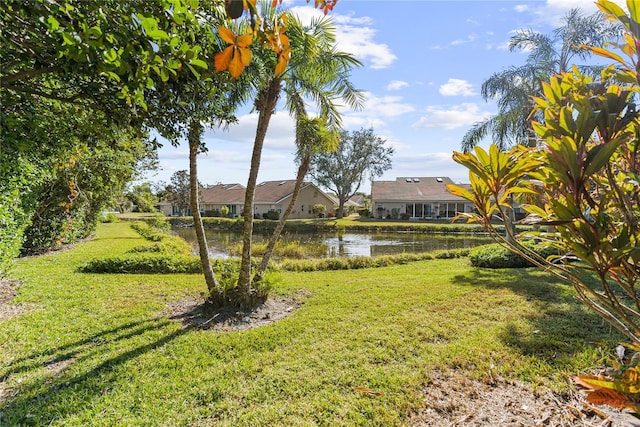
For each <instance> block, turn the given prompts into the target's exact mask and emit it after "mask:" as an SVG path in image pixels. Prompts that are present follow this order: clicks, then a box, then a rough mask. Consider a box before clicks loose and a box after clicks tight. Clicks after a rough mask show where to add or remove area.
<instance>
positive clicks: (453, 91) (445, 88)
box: [438, 79, 477, 96]
mask: <svg viewBox="0 0 640 427" xmlns="http://www.w3.org/2000/svg"><path fill="white" fill-rule="evenodd" d="M438 92H440V95H442V96H473V95H477V93H476V92H475V91H474V90H473V86H472V85H471V83H469V82H468V81H466V80H461V79H449V80H447V82H446V83H445V84H443V85H442V86H440V89H438Z"/></svg>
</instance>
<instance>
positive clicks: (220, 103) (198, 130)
mask: <svg viewBox="0 0 640 427" xmlns="http://www.w3.org/2000/svg"><path fill="white" fill-rule="evenodd" d="M199 18H200V20H201V21H202V22H203V23H204V22H207V23H208V24H209V25H211V26H213V25H216V24H219V23H220V22H223V20H224V19H225V15H224V11H223V10H220V9H216V8H207V10H205V9H204V8H203V9H202V10H201V14H200V15H199ZM211 35H212V33H211V32H210V31H209V30H208V28H206V27H205V26H202V34H200V38H199V43H200V46H201V48H202V51H203V52H202V54H203V56H205V57H206V58H212V57H213V55H214V54H215V53H216V52H219V51H220V50H221V48H222V46H221V41H220V40H219V39H218V38H217V37H211ZM201 72H202V73H203V74H204V75H203V76H195V75H193V73H186V72H181V73H176V75H175V76H170V78H169V79H168V80H167V81H158V82H156V86H155V90H154V91H153V92H151V93H150V95H149V96H148V98H147V104H148V106H149V112H148V117H147V121H148V124H149V125H150V126H151V127H154V128H155V129H157V130H158V132H159V133H160V134H161V135H162V136H164V137H165V138H167V139H168V140H169V141H170V142H171V143H172V144H173V145H178V144H179V143H180V141H181V140H182V139H183V138H185V137H186V139H187V143H188V145H189V186H190V198H189V199H190V201H189V202H190V207H191V212H192V218H193V227H194V230H195V233H196V239H197V242H198V249H199V251H198V252H199V255H200V263H201V265H202V271H203V275H204V278H205V282H206V284H207V290H208V295H209V296H208V298H207V300H208V301H209V302H212V303H214V304H216V305H219V304H221V303H222V302H224V300H225V295H224V289H223V287H222V286H221V285H220V283H219V282H218V280H217V279H216V276H215V274H214V272H213V268H212V265H211V260H210V259H209V248H208V245H207V241H206V238H205V234H204V226H203V224H202V218H201V217H200V206H199V191H200V185H199V181H198V167H197V157H198V154H200V153H201V152H204V151H206V146H205V144H204V143H203V141H202V134H203V132H204V124H210V125H214V126H216V127H219V126H220V125H228V124H229V123H232V122H234V121H235V120H236V119H235V116H234V112H235V110H236V108H237V106H238V105H240V104H241V103H243V102H244V101H245V100H246V97H247V95H248V93H249V91H248V85H247V82H248V77H247V76H242V77H241V78H240V79H238V80H235V81H233V82H232V81H231V80H230V78H229V76H227V75H225V74H221V73H214V72H213V70H212V69H208V70H201ZM204 77H206V79H205V78H204Z"/></svg>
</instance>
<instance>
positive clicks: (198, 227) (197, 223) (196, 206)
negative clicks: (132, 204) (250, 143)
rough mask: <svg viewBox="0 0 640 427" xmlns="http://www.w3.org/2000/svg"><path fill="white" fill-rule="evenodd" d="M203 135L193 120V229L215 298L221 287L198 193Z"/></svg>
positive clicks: (191, 195)
mask: <svg viewBox="0 0 640 427" xmlns="http://www.w3.org/2000/svg"><path fill="white" fill-rule="evenodd" d="M201 135H202V125H201V124H200V122H199V121H197V120H192V121H191V122H190V123H189V135H188V140H189V190H190V199H191V200H190V203H191V214H192V216H193V228H194V229H195V231H196V239H197V240H198V252H199V254H200V263H201V264H202V272H203V274H204V280H205V282H206V283H207V289H208V290H209V298H210V299H211V297H214V299H216V298H215V294H217V293H219V292H220V286H219V285H218V281H217V280H216V276H215V274H214V273H213V268H212V267H211V260H210V259H209V248H208V247H207V240H206V238H205V235H204V226H203V225H202V218H201V217H200V201H199V197H198V192H199V190H200V188H199V185H198V161H197V159H198V148H199V147H200V136H201Z"/></svg>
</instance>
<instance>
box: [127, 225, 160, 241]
mask: <svg viewBox="0 0 640 427" xmlns="http://www.w3.org/2000/svg"><path fill="white" fill-rule="evenodd" d="M131 228H133V229H134V230H135V231H136V232H137V233H138V234H139V235H141V236H142V237H144V238H145V239H147V240H151V241H152V242H159V241H161V240H162V239H164V238H165V237H167V236H168V234H167V233H166V232H165V231H162V230H160V229H158V228H157V227H154V226H153V225H151V224H149V223H147V222H143V221H136V222H134V223H132V224H131Z"/></svg>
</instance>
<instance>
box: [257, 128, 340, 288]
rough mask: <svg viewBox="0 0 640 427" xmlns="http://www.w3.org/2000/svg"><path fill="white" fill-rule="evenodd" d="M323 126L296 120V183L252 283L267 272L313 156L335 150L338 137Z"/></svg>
mask: <svg viewBox="0 0 640 427" xmlns="http://www.w3.org/2000/svg"><path fill="white" fill-rule="evenodd" d="M325 125H326V123H325V120H323V119H322V118H319V117H317V118H314V119H309V118H308V117H306V116H301V117H298V118H297V120H296V147H297V153H296V160H297V162H298V172H297V174H296V183H295V185H294V188H293V193H292V194H291V200H290V201H289V205H288V206H287V208H286V209H285V211H284V212H283V214H282V216H281V217H280V221H279V222H278V225H277V226H276V228H275V230H274V231H273V233H272V234H271V237H270V238H269V242H268V243H267V249H266V250H265V252H264V255H263V256H262V261H260V266H259V267H258V270H257V271H256V274H255V277H254V279H253V280H254V283H258V282H259V281H260V280H262V278H263V276H264V273H265V272H266V271H267V267H268V265H269V260H270V259H271V255H272V254H273V250H274V248H275V246H276V243H277V242H278V239H279V238H280V234H281V233H282V230H283V229H284V226H285V224H286V222H287V219H288V218H289V216H290V215H291V212H292V211H293V207H294V206H295V204H296V201H297V200H298V195H299V194H300V189H301V188H302V184H303V183H304V177H305V176H306V174H307V172H308V171H309V167H310V166H311V159H312V158H313V155H314V154H315V153H317V152H319V151H327V150H332V149H335V148H336V146H337V144H338V139H339V137H340V135H339V134H338V133H337V132H331V131H328V130H327V128H326V126H325Z"/></svg>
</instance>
